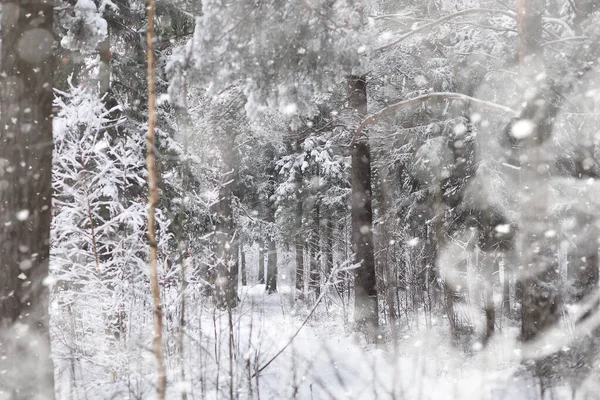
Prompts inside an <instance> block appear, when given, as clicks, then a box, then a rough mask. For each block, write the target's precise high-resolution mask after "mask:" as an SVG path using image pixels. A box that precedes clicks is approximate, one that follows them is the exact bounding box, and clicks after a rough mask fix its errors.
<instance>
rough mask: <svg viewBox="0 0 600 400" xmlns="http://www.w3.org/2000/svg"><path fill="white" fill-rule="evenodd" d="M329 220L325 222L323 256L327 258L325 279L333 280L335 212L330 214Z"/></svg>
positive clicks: (331, 211)
mask: <svg viewBox="0 0 600 400" xmlns="http://www.w3.org/2000/svg"><path fill="white" fill-rule="evenodd" d="M328 215H329V216H328V218H327V219H326V220H325V229H324V231H325V233H324V236H325V237H324V240H323V242H324V244H325V248H324V249H323V254H324V256H325V269H324V272H325V279H330V278H331V271H332V270H333V230H334V225H333V210H330V211H329V213H328Z"/></svg>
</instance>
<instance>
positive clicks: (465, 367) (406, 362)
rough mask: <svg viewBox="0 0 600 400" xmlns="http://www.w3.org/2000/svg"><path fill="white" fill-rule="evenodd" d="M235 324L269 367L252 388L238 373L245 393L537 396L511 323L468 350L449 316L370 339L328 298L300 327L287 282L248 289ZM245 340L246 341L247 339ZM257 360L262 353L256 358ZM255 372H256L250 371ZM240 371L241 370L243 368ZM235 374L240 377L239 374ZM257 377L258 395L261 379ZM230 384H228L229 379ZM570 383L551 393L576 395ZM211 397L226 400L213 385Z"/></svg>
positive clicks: (248, 348)
mask: <svg viewBox="0 0 600 400" xmlns="http://www.w3.org/2000/svg"><path fill="white" fill-rule="evenodd" d="M241 299H242V305H241V307H240V311H239V319H238V322H237V324H238V325H237V327H236V328H235V329H234V331H235V335H236V336H237V338H238V340H239V341H240V343H238V346H239V348H240V350H242V348H243V350H242V351H241V354H246V357H248V356H249V355H250V354H252V357H257V359H258V365H259V366H261V367H262V366H264V365H265V364H266V363H267V362H268V361H269V360H271V358H272V357H273V356H275V355H276V354H277V353H278V352H279V351H280V350H281V349H282V348H284V347H285V346H286V345H287V344H288V342H289V341H290V338H291V337H292V336H293V335H294V334H296V333H297V332H298V334H297V336H296V337H295V338H294V340H293V341H292V342H291V344H290V345H289V346H288V347H287V348H286V350H285V351H283V352H282V353H281V354H280V355H279V356H277V358H275V360H274V361H273V362H272V363H271V364H269V365H268V366H267V367H266V368H265V369H264V370H263V371H262V372H261V373H260V374H259V377H258V379H256V377H254V378H252V379H253V386H254V387H253V388H250V385H248V384H247V381H248V376H249V375H248V374H247V377H246V382H243V381H244V378H238V379H239V380H238V382H237V384H234V387H237V395H239V397H240V398H248V397H253V398H257V397H258V396H260V398H261V399H295V398H298V399H311V400H313V399H314V400H317V399H356V400H359V399H360V400H363V399H399V400H400V399H407V400H408V399H414V400H429V399H431V400H446V399H448V400H470V399H472V400H486V399H489V400H504V399H510V400H516V399H519V400H521V399H539V398H540V395H539V390H540V389H539V385H537V382H536V381H535V380H532V379H524V378H519V377H517V376H519V373H518V372H519V371H520V370H521V369H522V367H521V365H520V363H519V353H518V351H516V350H515V347H514V343H515V337H516V330H515V329H505V330H504V331H505V332H504V334H499V335H497V337H496V339H495V340H493V341H492V342H491V343H490V344H489V346H488V348H487V349H486V350H484V351H471V352H467V353H465V351H464V349H457V348H454V347H453V346H451V345H450V341H449V338H448V327H447V324H446V323H445V321H437V322H436V321H433V324H432V326H430V328H429V329H427V330H426V329H425V328H423V327H421V330H420V331H414V330H413V331H412V333H409V332H407V333H406V334H405V335H403V336H402V337H401V339H400V340H399V341H398V342H397V343H396V345H393V344H381V345H378V346H375V345H365V344H361V343H360V342H359V341H358V340H357V339H356V338H355V337H353V336H352V335H350V334H348V330H347V329H346V328H345V326H344V325H345V324H344V323H343V318H342V317H341V315H340V314H341V312H340V311H341V310H340V307H339V306H336V305H335V304H332V303H326V302H325V301H323V302H322V303H321V304H320V305H319V307H318V309H317V312H315V313H314V314H313V315H312V316H311V317H310V318H309V319H308V321H307V323H306V324H305V325H304V326H302V324H303V322H304V321H305V319H306V317H307V315H308V313H309V311H310V310H309V309H308V307H307V306H306V305H305V302H300V301H297V302H295V301H294V292H293V289H292V288H290V287H289V286H281V287H280V288H279V291H278V293H276V294H272V295H267V294H266V292H265V288H264V285H255V286H252V287H244V288H243V289H242V291H241ZM244 341H246V344H245V345H244V344H243V343H242V342H244ZM255 360H256V359H255ZM250 375H251V374H250ZM238 376H239V374H238ZM234 379H235V378H234ZM256 382H259V386H258V387H259V392H258V393H257V391H256V388H255V384H256ZM226 385H228V383H227V384H226ZM570 393H571V392H570V390H568V389H567V388H566V387H562V388H557V389H555V390H549V391H547V393H546V396H545V398H547V399H551V398H552V399H571V395H570ZM207 397H208V398H227V396H225V395H224V393H221V394H219V393H217V392H216V391H213V392H212V393H210V394H209V395H208V396H207Z"/></svg>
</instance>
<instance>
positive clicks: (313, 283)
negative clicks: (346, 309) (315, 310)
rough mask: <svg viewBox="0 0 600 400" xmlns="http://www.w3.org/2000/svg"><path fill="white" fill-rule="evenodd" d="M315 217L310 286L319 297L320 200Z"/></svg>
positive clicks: (314, 213)
mask: <svg viewBox="0 0 600 400" xmlns="http://www.w3.org/2000/svg"><path fill="white" fill-rule="evenodd" d="M313 217H314V218H313V231H312V234H311V236H312V240H311V243H310V247H311V250H310V254H311V257H310V288H311V289H312V290H313V291H314V292H315V295H316V297H317V298H318V297H319V295H320V294H321V273H320V272H321V271H320V269H321V266H320V260H321V235H320V229H319V228H320V226H319V225H320V223H321V215H320V206H319V203H318V200H317V203H315V205H314V210H313Z"/></svg>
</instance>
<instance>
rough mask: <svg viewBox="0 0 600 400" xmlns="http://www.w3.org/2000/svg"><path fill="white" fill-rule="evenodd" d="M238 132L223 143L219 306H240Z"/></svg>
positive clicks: (218, 233) (218, 230) (218, 261)
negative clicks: (235, 199) (236, 215)
mask: <svg viewBox="0 0 600 400" xmlns="http://www.w3.org/2000/svg"><path fill="white" fill-rule="evenodd" d="M235 137H236V135H235V134H234V133H233V132H231V131H226V133H225V135H223V137H222V141H221V143H220V153H221V157H222V159H223V164H224V165H223V169H224V171H225V172H224V174H223V177H222V186H221V189H220V193H219V208H218V210H219V220H218V223H217V231H216V240H217V280H216V282H215V287H216V295H217V305H218V306H219V307H221V308H233V307H235V306H236V305H237V300H238V296H237V288H238V272H239V265H238V252H239V243H238V239H237V235H236V228H237V226H236V221H235V218H234V215H233V196H234V193H233V190H234V188H235V187H236V182H237V181H238V170H239V155H238V154H237V152H236V151H235V149H236V146H235Z"/></svg>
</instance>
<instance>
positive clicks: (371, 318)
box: [348, 76, 379, 341]
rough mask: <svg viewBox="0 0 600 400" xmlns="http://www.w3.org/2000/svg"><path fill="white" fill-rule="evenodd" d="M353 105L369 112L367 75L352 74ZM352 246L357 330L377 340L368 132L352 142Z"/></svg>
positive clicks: (359, 114) (358, 116) (356, 110)
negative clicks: (354, 267) (365, 76)
mask: <svg viewBox="0 0 600 400" xmlns="http://www.w3.org/2000/svg"><path fill="white" fill-rule="evenodd" d="M348 89H349V91H350V100H349V105H350V108H351V109H352V111H353V112H354V118H355V120H358V119H361V118H363V117H364V116H366V114H367V82H366V80H365V78H364V77H359V76H349V77H348ZM351 151H352V156H351V158H352V161H351V162H352V172H351V184H352V199H351V202H352V250H353V251H354V257H355V259H354V262H355V263H356V264H360V267H359V268H357V269H355V277H354V291H355V297H354V298H355V310H354V320H355V322H356V330H357V331H359V332H362V333H363V334H364V335H365V337H366V338H367V340H371V341H374V340H375V338H376V335H377V334H376V331H377V329H378V326H379V311H378V305H377V287H376V277H375V257H374V255H373V210H372V208H371V147H370V146H369V140H368V137H366V136H361V137H358V138H354V140H353V144H352V150H351Z"/></svg>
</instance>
